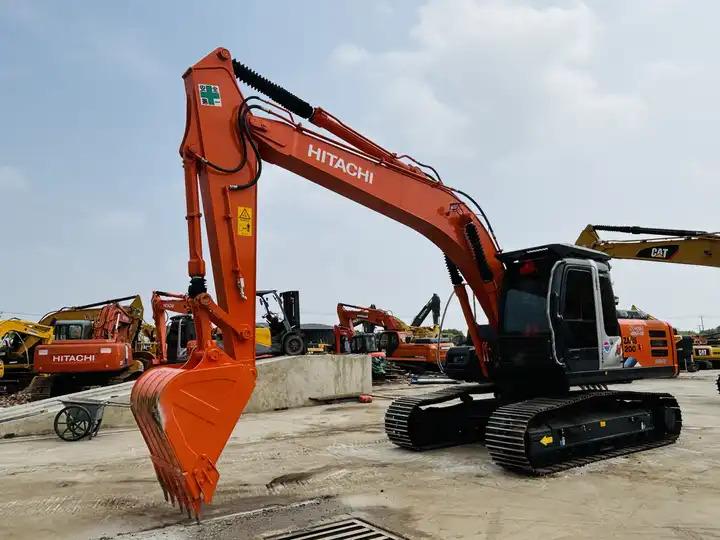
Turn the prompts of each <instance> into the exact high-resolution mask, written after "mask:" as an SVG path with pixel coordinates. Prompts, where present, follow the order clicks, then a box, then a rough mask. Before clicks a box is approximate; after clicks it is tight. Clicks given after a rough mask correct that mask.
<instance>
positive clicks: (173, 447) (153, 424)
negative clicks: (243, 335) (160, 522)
mask: <svg viewBox="0 0 720 540" xmlns="http://www.w3.org/2000/svg"><path fill="white" fill-rule="evenodd" d="M210 355H212V356H215V357H216V359H214V360H209V359H207V358H208V356H210ZM222 357H224V358H222ZM221 358H222V359H221ZM255 375H256V371H255V368H254V367H253V366H251V365H248V364H238V363H236V362H233V361H232V360H230V359H229V357H227V356H226V355H224V353H222V351H218V350H214V351H209V352H206V353H205V356H204V357H203V359H202V360H201V361H200V362H199V363H198V362H196V363H195V365H193V362H192V361H190V362H187V363H186V364H185V365H183V366H182V367H180V368H172V367H158V368H154V369H151V370H149V371H147V372H146V373H145V374H144V375H143V376H142V377H140V379H139V380H138V381H137V382H136V383H135V386H134V387H133V390H132V394H131V397H130V404H131V409H132V412H133V415H134V416H135V420H136V421H137V424H138V427H139V428H140V432H141V433H142V436H143V438H144V439H145V443H146V444H147V446H148V448H149V450H150V455H151V458H152V463H153V466H154V467H155V473H156V474H157V478H158V480H159V482H160V485H161V486H162V489H163V493H164V495H165V499H166V500H169V501H170V502H171V503H172V504H173V505H174V504H175V502H177V504H178V506H179V507H180V510H181V511H186V512H187V514H188V517H190V516H191V515H194V516H195V518H196V519H199V517H200V513H201V509H202V504H203V503H210V501H211V500H212V497H213V494H214V493H215V488H216V486H217V483H218V479H219V478H220V474H219V473H218V471H217V468H216V463H217V460H218V458H219V457H220V454H221V453H222V450H223V448H224V447H225V444H226V443H227V441H228V439H229V438H230V434H231V433H232V431H233V429H234V427H235V424H236V423H237V421H238V419H239V418H240V414H241V413H242V411H243V409H244V408H245V405H246V404H247V402H248V400H249V399H250V395H251V394H252V391H253V388H254V386H255Z"/></svg>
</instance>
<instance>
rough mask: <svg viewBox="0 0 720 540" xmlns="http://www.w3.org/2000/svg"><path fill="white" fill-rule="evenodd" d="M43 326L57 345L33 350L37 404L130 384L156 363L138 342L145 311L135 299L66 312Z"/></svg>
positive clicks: (52, 316) (32, 386)
mask: <svg viewBox="0 0 720 540" xmlns="http://www.w3.org/2000/svg"><path fill="white" fill-rule="evenodd" d="M128 300H129V301H130V302H129V303H125V304H122V303H123V302H127V301H128ZM41 322H45V323H49V324H50V325H51V326H52V328H53V332H54V339H53V341H52V343H46V344H39V345H37V346H36V347H35V350H34V358H33V365H32V371H33V372H34V373H35V374H36V376H35V377H34V378H33V380H32V382H31V384H30V391H31V393H32V395H33V399H41V398H44V397H50V396H56V395H62V394H67V393H69V392H75V391H78V390H81V389H82V388H85V387H88V386H105V385H108V384H116V383H119V382H124V381H128V380H132V379H135V378H137V377H138V376H139V375H140V373H142V372H143V371H144V370H145V369H147V368H149V367H150V366H151V365H153V363H154V362H155V355H154V354H153V352H152V351H150V350H148V347H146V346H145V344H144V343H143V341H142V340H141V339H140V335H141V329H142V322H143V306H142V300H141V299H140V297H139V296H137V295H136V296H127V297H124V298H115V299H112V300H104V301H102V302H95V303H92V304H86V305H84V306H75V307H70V308H62V309H60V310H58V311H54V312H52V313H49V314H48V315H46V316H45V317H43V319H42V320H41Z"/></svg>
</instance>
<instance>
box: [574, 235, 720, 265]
mask: <svg viewBox="0 0 720 540" xmlns="http://www.w3.org/2000/svg"><path fill="white" fill-rule="evenodd" d="M598 231H606V232H616V233H623V234H632V235H650V236H655V238H650V239H639V240H603V239H601V238H600V235H599V234H598ZM575 244H576V245H578V246H584V247H588V248H591V249H596V250H598V251H602V252H604V253H607V254H608V255H610V256H611V257H612V258H614V259H633V260H643V261H656V262H666V263H675V264H690V265H694V266H712V267H719V266H720V233H713V232H707V231H692V230H684V229H658V228H653V227H637V226H616V225H588V226H587V227H585V229H583V231H582V232H581V233H580V236H579V237H578V239H577V240H576V241H575Z"/></svg>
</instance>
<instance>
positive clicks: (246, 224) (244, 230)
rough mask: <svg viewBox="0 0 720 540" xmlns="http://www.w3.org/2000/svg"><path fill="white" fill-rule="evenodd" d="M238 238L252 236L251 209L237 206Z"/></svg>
mask: <svg viewBox="0 0 720 540" xmlns="http://www.w3.org/2000/svg"><path fill="white" fill-rule="evenodd" d="M237 213H238V224H237V233H238V236H252V233H253V231H252V208H249V207H247V206H238V210H237Z"/></svg>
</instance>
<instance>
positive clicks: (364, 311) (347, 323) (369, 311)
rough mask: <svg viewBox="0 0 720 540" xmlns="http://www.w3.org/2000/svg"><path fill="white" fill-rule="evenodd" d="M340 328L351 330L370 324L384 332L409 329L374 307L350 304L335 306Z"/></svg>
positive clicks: (396, 319)
mask: <svg viewBox="0 0 720 540" xmlns="http://www.w3.org/2000/svg"><path fill="white" fill-rule="evenodd" d="M337 314H338V320H339V321H340V326H342V327H344V328H349V329H350V330H353V329H354V328H355V327H356V326H357V325H358V324H361V323H370V324H373V325H375V326H382V327H383V328H384V329H385V330H396V331H398V332H409V331H410V330H411V328H410V327H409V326H408V325H407V324H405V323H404V322H403V321H401V320H400V319H398V318H397V317H395V316H394V315H393V314H392V313H390V312H388V311H385V310H384V309H378V308H374V307H362V306H353V305H352V304H342V303H340V304H338V305H337Z"/></svg>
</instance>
